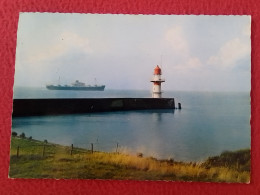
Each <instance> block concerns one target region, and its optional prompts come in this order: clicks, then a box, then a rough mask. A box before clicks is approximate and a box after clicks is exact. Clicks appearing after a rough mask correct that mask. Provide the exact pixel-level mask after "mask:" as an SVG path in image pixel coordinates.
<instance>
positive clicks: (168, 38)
mask: <svg viewBox="0 0 260 195" xmlns="http://www.w3.org/2000/svg"><path fill="white" fill-rule="evenodd" d="M250 25H251V18H250V16H202V15H200V16H194V15H193V16H188V15H187V16H180V15H116V14H114V15H111V14H61V13H21V14H20V18H19V26H18V38H17V51H16V69H15V86H41V87H45V85H46V84H49V83H54V84H57V83H58V80H59V77H60V84H70V83H72V82H73V81H75V80H80V81H83V82H85V83H87V84H94V79H95V78H96V79H97V82H98V84H105V85H106V88H107V89H146V90H151V88H152V83H150V82H149V81H150V79H151V78H152V74H153V69H154V68H155V66H156V65H157V64H159V65H161V64H162V71H163V77H164V78H165V79H166V82H165V83H163V84H162V85H163V87H162V88H163V90H199V91H249V90H250V88H251V84H250V83H251V82H250V79H251V59H250V58H251V44H250V42H251V41H250V33H251V26H250Z"/></svg>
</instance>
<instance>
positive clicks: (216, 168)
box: [9, 137, 250, 183]
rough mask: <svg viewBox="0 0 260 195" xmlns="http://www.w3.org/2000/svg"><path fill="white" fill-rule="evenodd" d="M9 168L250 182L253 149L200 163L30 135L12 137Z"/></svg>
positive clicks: (71, 175)
mask: <svg viewBox="0 0 260 195" xmlns="http://www.w3.org/2000/svg"><path fill="white" fill-rule="evenodd" d="M18 145H19V149H18ZM17 149H18V150H19V151H18V150H17ZM17 151H18V153H19V154H18V155H17ZM9 171H10V172H9V177H11V178H55V179H130V180H167V181H206V182H209V181H212V182H240V183H248V182H249V181H250V150H249V149H244V150H239V151H235V152H223V153H222V154H220V155H219V156H213V157H209V158H208V159H207V160H205V161H203V162H201V163H196V162H182V161H175V160H174V159H156V158H154V157H144V156H143V154H141V153H138V154H136V155H129V154H123V153H119V152H112V153H110V152H102V151H94V150H93V151H91V150H87V149H83V148H77V147H75V148H73V146H72V147H69V146H62V145H59V144H52V143H48V142H44V141H39V140H34V139H29V138H20V137H12V139H11V151H10V170H9Z"/></svg>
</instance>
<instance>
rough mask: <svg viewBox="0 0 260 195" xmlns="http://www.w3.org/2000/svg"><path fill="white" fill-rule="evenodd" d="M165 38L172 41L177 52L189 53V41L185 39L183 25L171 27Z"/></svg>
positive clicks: (172, 45)
mask: <svg viewBox="0 0 260 195" xmlns="http://www.w3.org/2000/svg"><path fill="white" fill-rule="evenodd" d="M165 39H166V41H168V42H169V43H170V45H171V47H172V49H173V50H174V52H175V53H178V54H187V53H189V47H188V42H187V40H186V39H185V36H184V32H183V30H182V27H181V26H176V27H173V28H171V29H169V30H168V31H167V32H166V34H165Z"/></svg>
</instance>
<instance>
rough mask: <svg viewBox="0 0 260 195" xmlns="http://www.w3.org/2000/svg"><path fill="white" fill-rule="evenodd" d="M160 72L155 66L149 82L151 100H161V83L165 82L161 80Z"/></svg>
mask: <svg viewBox="0 0 260 195" xmlns="http://www.w3.org/2000/svg"><path fill="white" fill-rule="evenodd" d="M161 74H162V70H161V68H160V67H159V66H158V65H157V66H156V67H155V69H154V74H153V79H152V80H151V82H153V92H152V93H153V94H152V97H153V98H162V90H161V83H162V82H165V80H164V79H162V78H161Z"/></svg>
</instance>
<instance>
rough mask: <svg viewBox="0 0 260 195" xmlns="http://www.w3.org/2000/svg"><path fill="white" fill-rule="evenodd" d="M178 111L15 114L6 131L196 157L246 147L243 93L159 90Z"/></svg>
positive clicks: (23, 91) (53, 94)
mask: <svg viewBox="0 0 260 195" xmlns="http://www.w3.org/2000/svg"><path fill="white" fill-rule="evenodd" d="M101 97H136V98H138V97H140V98H143V97H151V93H150V91H137V90H109V89H105V91H54V90H47V89H45V88H22V87H17V88H15V89H14V98H101ZM163 97H171V98H172V97H173V98H175V103H176V104H177V103H178V102H180V103H181V104H182V109H181V110H171V109H170V110H146V111H119V112H104V113H86V114H73V115H60V116H32V117H17V118H16V117H15V118H13V120H12V131H15V132H17V133H18V134H21V133H22V132H24V133H25V135H26V136H27V137H29V136H32V137H33V138H34V139H38V140H45V139H46V140H48V142H53V143H58V144H63V145H68V146H69V145H71V144H73V145H74V146H77V147H83V148H89V149H90V147H91V143H92V144H93V146H94V150H99V151H107V152H114V151H116V150H117V151H121V152H126V153H130V154H136V153H143V154H144V156H153V157H156V158H160V159H163V158H173V159H175V160H182V161H202V160H205V159H206V158H207V157H209V156H214V155H218V154H220V153H221V152H223V151H227V150H231V151H233V150H239V149H243V148H250V135H251V134H250V95H249V92H247V93H246V92H181V91H165V92H164V93H163Z"/></svg>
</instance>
